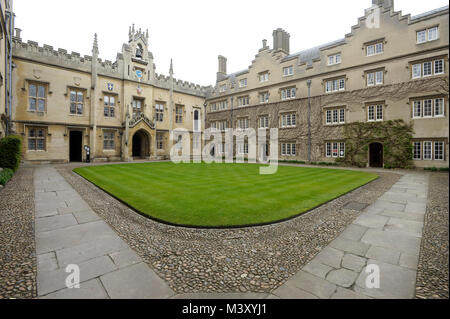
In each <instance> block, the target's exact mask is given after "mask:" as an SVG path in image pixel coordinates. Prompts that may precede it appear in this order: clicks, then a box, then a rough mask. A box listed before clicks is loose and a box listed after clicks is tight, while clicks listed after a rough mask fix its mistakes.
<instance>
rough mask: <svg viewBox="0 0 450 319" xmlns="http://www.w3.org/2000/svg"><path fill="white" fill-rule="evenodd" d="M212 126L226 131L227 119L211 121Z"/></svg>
mask: <svg viewBox="0 0 450 319" xmlns="http://www.w3.org/2000/svg"><path fill="white" fill-rule="evenodd" d="M211 128H213V129H217V130H220V131H222V132H224V131H225V130H226V128H227V121H217V122H212V123H211Z"/></svg>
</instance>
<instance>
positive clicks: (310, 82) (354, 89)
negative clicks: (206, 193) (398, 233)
mask: <svg viewBox="0 0 450 319" xmlns="http://www.w3.org/2000/svg"><path fill="white" fill-rule="evenodd" d="M372 5H373V6H372V7H371V8H369V9H367V10H366V12H365V15H364V16H362V17H361V18H359V19H358V23H357V24H356V25H354V26H353V27H352V28H351V32H350V33H348V34H346V35H345V37H344V38H342V39H339V40H337V41H334V42H331V43H327V44H324V45H322V46H319V47H315V48H311V49H308V50H304V51H301V52H298V53H293V54H292V53H291V52H290V45H289V39H290V34H289V33H288V32H286V31H285V30H283V29H277V30H275V31H274V32H273V47H272V48H270V47H269V46H268V45H267V41H266V40H263V43H262V48H261V49H260V50H259V52H258V53H257V55H256V57H255V59H254V60H253V61H252V63H251V65H250V66H249V67H248V68H247V69H245V70H242V71H240V72H235V73H230V74H228V73H227V59H226V58H225V57H223V56H219V70H218V73H217V83H216V86H215V88H214V91H213V92H212V93H211V94H210V95H208V97H207V104H208V106H207V116H206V121H207V124H206V126H207V127H208V128H216V129H219V130H224V129H226V128H231V127H233V128H243V129H245V128H248V127H250V128H254V129H269V128H278V129H279V150H278V152H279V154H280V158H281V159H283V160H303V161H316V162H320V161H323V162H332V161H335V160H337V159H343V158H345V157H346V151H347V150H346V148H348V141H349V140H350V138H351V136H348V135H347V134H348V132H347V131H346V127H348V126H349V124H352V123H353V124H355V123H361V125H363V126H362V127H365V126H364V123H365V124H370V125H367V127H370V128H371V130H372V129H373V130H375V129H376V128H377V127H379V128H382V129H383V130H384V132H383V133H384V134H380V133H378V134H374V135H373V136H371V135H370V134H367V136H366V137H365V139H363V143H361V144H360V147H361V150H360V152H361V153H362V155H361V154H360V155H361V158H362V161H363V164H364V165H368V166H375V167H380V166H383V165H385V166H388V165H387V161H386V160H385V159H384V156H385V154H384V153H385V152H387V150H389V147H390V146H391V145H390V144H391V141H392V140H394V141H395V134H396V131H395V130H394V129H392V128H385V127H387V126H388V125H387V124H389V125H390V123H391V122H390V121H391V120H392V121H395V120H402V121H403V122H404V125H405V126H408V125H411V126H412V129H413V139H412V140H411V141H410V144H411V145H409V144H408V146H409V149H407V150H406V152H407V153H408V154H407V156H406V157H410V156H409V155H410V154H411V153H412V156H413V157H412V158H413V160H412V162H411V164H412V165H415V166H417V167H448V166H449V165H448V163H449V161H448V157H449V151H448V149H449V147H448V146H449V144H448V143H449V122H448V111H449V109H448V97H449V95H448V67H449V64H448V58H449V34H448V32H449V31H448V30H449V29H448V28H449V25H448V24H449V9H448V6H446V7H443V8H439V9H436V10H432V11H429V12H426V13H424V14H420V15H417V16H413V17H412V16H410V15H403V14H402V13H401V12H400V11H395V10H394V3H393V0H385V1H383V0H373V3H372ZM394 124H395V123H394ZM394 124H392V125H393V126H395V125H394ZM383 125H385V126H383ZM346 132H347V133H346ZM366 133H367V132H366ZM386 136H389V139H388V138H387V137H386ZM353 138H354V139H355V138H358V136H356V137H353ZM359 138H361V137H359ZM243 144H244V145H237V147H236V146H235V149H234V152H235V154H236V153H237V154H239V153H244V154H246V153H248V145H246V143H243ZM216 150H217V151H218V152H219V153H220V152H223V151H225V152H227V151H230V150H227V149H226V146H225V145H222V146H220V145H219V146H218V147H217V148H216ZM389 151H391V152H395V151H396V150H389ZM257 152H258V153H259V156H260V155H261V153H266V155H269V153H270V147H269V146H268V144H267V143H263V144H262V145H259V146H258V147H257ZM403 152H405V150H403ZM409 152H411V153H409ZM386 156H387V154H386Z"/></svg>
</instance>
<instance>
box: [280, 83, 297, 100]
mask: <svg viewBox="0 0 450 319" xmlns="http://www.w3.org/2000/svg"><path fill="white" fill-rule="evenodd" d="M297 91H298V89H297V86H296V85H291V86H288V87H283V88H280V90H279V92H280V100H281V101H289V100H293V99H296V98H297ZM288 92H289V94H288ZM283 95H284V98H283ZM288 95H290V96H289V97H288Z"/></svg>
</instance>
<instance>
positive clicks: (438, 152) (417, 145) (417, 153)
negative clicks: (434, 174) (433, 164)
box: [413, 141, 445, 161]
mask: <svg viewBox="0 0 450 319" xmlns="http://www.w3.org/2000/svg"><path fill="white" fill-rule="evenodd" d="M413 159H414V160H416V161H420V160H426V161H431V160H435V161H443V160H445V144H444V142H442V141H435V142H432V141H425V142H414V143H413Z"/></svg>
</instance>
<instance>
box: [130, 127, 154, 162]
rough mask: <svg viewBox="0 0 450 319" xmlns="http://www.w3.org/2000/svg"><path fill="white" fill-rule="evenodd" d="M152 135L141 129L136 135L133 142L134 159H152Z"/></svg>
mask: <svg viewBox="0 0 450 319" xmlns="http://www.w3.org/2000/svg"><path fill="white" fill-rule="evenodd" d="M150 141H151V139H150V134H149V133H148V132H147V131H145V130H143V129H141V130H139V131H137V132H136V133H134V135H133V140H132V157H133V158H134V159H144V158H149V157H150Z"/></svg>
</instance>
